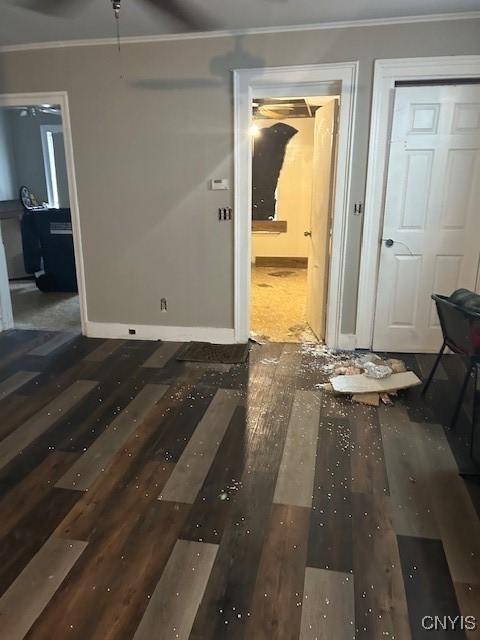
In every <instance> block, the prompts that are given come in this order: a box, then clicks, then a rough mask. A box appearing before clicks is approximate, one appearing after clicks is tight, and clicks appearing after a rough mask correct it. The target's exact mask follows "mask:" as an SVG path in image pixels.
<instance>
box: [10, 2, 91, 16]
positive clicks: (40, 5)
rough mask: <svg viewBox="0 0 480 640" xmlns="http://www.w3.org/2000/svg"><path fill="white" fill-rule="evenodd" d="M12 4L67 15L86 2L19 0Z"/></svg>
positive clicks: (49, 14) (48, 13)
mask: <svg viewBox="0 0 480 640" xmlns="http://www.w3.org/2000/svg"><path fill="white" fill-rule="evenodd" d="M14 4H16V5H17V6H19V7H22V8H23V9H29V10H30V11H35V12H36V13H43V14H45V15H48V16H69V15H72V14H74V13H77V12H79V11H81V10H82V9H83V8H84V6H85V4H86V2H85V0H20V2H15V3H14Z"/></svg>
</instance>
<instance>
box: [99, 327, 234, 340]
mask: <svg viewBox="0 0 480 640" xmlns="http://www.w3.org/2000/svg"><path fill="white" fill-rule="evenodd" d="M86 324H87V326H86V335H87V336H88V337H89V338H122V339H127V340H164V341H165V342H190V341H196V342H213V343H217V344H233V343H234V342H235V331H234V330H233V329H226V328H216V327H167V326H163V325H150V324H135V323H134V322H132V324H123V323H120V322H92V321H87V323H86ZM130 330H134V331H135V333H134V334H131V333H129V331H130Z"/></svg>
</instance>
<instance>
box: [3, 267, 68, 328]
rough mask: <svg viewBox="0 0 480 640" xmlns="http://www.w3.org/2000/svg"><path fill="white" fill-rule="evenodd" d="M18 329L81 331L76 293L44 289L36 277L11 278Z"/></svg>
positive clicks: (15, 320)
mask: <svg viewBox="0 0 480 640" xmlns="http://www.w3.org/2000/svg"><path fill="white" fill-rule="evenodd" d="M10 293H11V296H12V307H13V321H14V325H15V329H52V330H57V331H60V330H62V329H67V330H70V331H80V329H81V325H80V304H79V301H78V295H77V294H76V293H53V292H52V293H42V292H41V291H39V290H38V289H37V287H36V285H35V283H34V282H33V281H32V280H17V281H16V282H15V281H12V282H10Z"/></svg>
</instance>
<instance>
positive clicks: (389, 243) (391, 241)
mask: <svg viewBox="0 0 480 640" xmlns="http://www.w3.org/2000/svg"><path fill="white" fill-rule="evenodd" d="M393 244H394V241H393V240H392V239H391V238H387V239H386V240H385V246H386V247H393Z"/></svg>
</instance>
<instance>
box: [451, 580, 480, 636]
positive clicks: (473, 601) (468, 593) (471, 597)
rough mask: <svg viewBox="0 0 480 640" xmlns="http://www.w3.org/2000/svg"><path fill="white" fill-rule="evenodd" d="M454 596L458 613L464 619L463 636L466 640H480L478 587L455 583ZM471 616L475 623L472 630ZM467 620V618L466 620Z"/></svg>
mask: <svg viewBox="0 0 480 640" xmlns="http://www.w3.org/2000/svg"><path fill="white" fill-rule="evenodd" d="M454 587H455V594H456V596H457V602H458V605H459V607H460V612H461V614H462V616H463V617H464V618H466V620H465V622H466V627H465V635H466V637H467V640H479V639H480V585H478V584H465V583H463V582H455V583H454ZM472 616H473V618H474V620H475V621H476V628H474V629H473V628H472V626H473V624H472V620H471V617H472ZM467 618H469V619H468V620H467Z"/></svg>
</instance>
